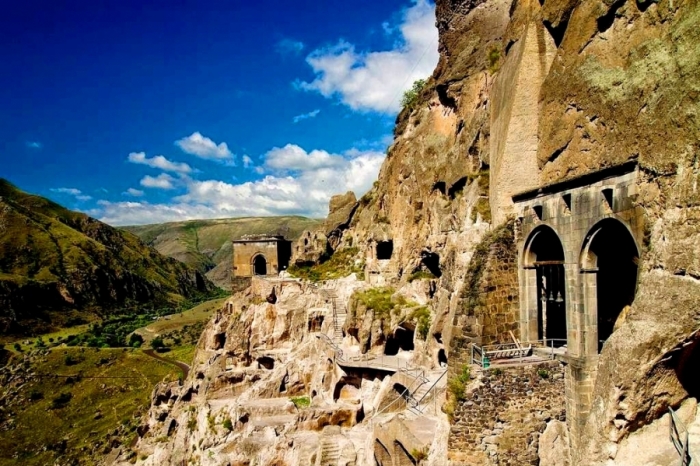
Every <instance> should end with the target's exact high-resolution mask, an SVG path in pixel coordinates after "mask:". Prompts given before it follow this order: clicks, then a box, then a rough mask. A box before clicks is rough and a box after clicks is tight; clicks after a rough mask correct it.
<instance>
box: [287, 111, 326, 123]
mask: <svg viewBox="0 0 700 466" xmlns="http://www.w3.org/2000/svg"><path fill="white" fill-rule="evenodd" d="M319 113H321V110H319V109H316V110H313V111H311V112H309V113H302V114H301V115H297V116H295V117H294V118H292V121H293V122H294V123H299V122H300V121H303V120H308V119H309V118H316V115H318V114H319Z"/></svg>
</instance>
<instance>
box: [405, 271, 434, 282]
mask: <svg viewBox="0 0 700 466" xmlns="http://www.w3.org/2000/svg"><path fill="white" fill-rule="evenodd" d="M435 278H437V277H436V276H435V275H434V274H433V273H432V272H430V271H428V270H418V271H416V272H413V273H412V274H411V275H410V276H409V277H408V283H411V282H414V281H416V280H433V279H435Z"/></svg>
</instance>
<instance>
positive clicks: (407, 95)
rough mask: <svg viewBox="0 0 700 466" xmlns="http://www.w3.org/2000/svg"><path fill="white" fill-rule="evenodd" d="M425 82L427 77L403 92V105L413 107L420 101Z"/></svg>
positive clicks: (403, 106)
mask: <svg viewBox="0 0 700 466" xmlns="http://www.w3.org/2000/svg"><path fill="white" fill-rule="evenodd" d="M425 84H426V82H425V79H419V80H417V81H415V82H414V83H413V85H412V86H411V88H410V89H409V90H407V91H406V92H404V93H403V98H402V99H401V107H402V108H408V109H413V107H414V106H415V105H416V104H417V103H418V100H419V97H420V95H421V92H423V89H424V88H425Z"/></svg>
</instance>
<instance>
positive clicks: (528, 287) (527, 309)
mask: <svg viewBox="0 0 700 466" xmlns="http://www.w3.org/2000/svg"><path fill="white" fill-rule="evenodd" d="M518 275H519V278H520V290H521V293H520V332H521V335H520V339H521V340H522V341H534V340H537V336H538V335H537V300H538V299H539V296H537V270H536V269H535V267H532V266H525V267H521V268H520V273H519V274H518Z"/></svg>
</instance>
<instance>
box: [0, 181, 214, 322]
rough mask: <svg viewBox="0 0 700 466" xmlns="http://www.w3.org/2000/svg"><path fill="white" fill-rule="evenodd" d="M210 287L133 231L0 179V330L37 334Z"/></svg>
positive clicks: (181, 264) (192, 294)
mask: <svg viewBox="0 0 700 466" xmlns="http://www.w3.org/2000/svg"><path fill="white" fill-rule="evenodd" d="M213 289H214V286H213V285H212V283H211V282H209V281H208V280H207V279H206V278H205V277H204V276H203V275H202V274H201V273H199V272H198V271H196V270H194V269H192V268H190V267H188V266H186V265H185V264H183V263H181V262H178V261H176V260H175V259H170V258H167V257H164V256H161V255H160V254H159V253H158V252H157V251H156V250H155V249H152V248H149V247H147V246H146V245H144V244H143V243H142V242H141V241H139V239H138V238H136V237H135V236H134V235H132V234H130V233H126V232H122V231H119V230H117V229H115V228H112V227H110V226H108V225H105V224H104V223H101V222H99V221H97V220H95V219H92V218H90V217H88V216H87V215H85V214H81V213H78V212H72V211H70V210H67V209H64V208H63V207H61V206H59V205H57V204H55V203H53V202H51V201H49V200H47V199H44V198H42V197H39V196H33V195H30V194H26V193H23V192H22V191H20V190H18V189H17V188H15V187H14V186H12V185H11V184H10V183H8V182H6V181H5V180H0V332H15V333H22V332H28V331H31V332H39V331H41V330H42V329H46V328H51V327H52V326H61V325H62V324H65V322H66V320H68V319H70V318H75V317H80V316H81V314H84V313H92V314H99V313H107V312H109V310H111V309H115V308H119V307H126V306H134V305H140V304H151V305H154V306H159V305H163V304H167V303H171V302H173V301H174V300H178V299H180V300H181V299H183V298H187V297H193V296H195V295H196V294H198V293H208V292H210V291H213ZM82 317H83V318H85V317H86V315H82Z"/></svg>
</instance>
